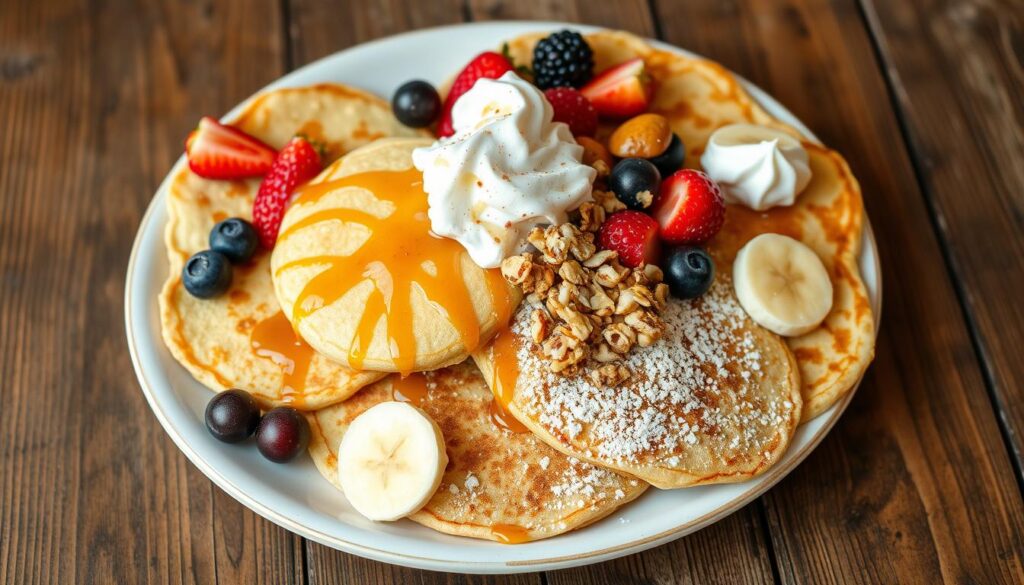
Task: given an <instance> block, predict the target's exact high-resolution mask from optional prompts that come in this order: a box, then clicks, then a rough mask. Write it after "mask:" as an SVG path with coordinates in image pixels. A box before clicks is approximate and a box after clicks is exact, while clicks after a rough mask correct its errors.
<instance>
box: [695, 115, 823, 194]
mask: <svg viewBox="0 0 1024 585" xmlns="http://www.w3.org/2000/svg"><path fill="white" fill-rule="evenodd" d="M700 164H701V166H703V167H704V172H705V173H707V175H708V176H709V177H711V178H712V179H713V180H714V181H715V182H717V183H718V184H719V186H721V187H722V191H723V194H724V196H725V200H726V201H727V202H729V203H740V204H743V205H746V206H747V207H749V208H751V209H756V210H758V211H764V210H765V209H769V208H771V207H776V206H780V205H783V206H786V205H792V204H793V202H794V201H796V196H797V195H799V194H800V192H801V191H803V190H804V188H805V187H807V183H809V182H810V180H811V169H810V166H808V164H807V151H806V150H805V149H804V147H803V145H801V144H800V141H799V140H797V139H796V138H793V137H792V136H790V135H789V134H786V133H785V132H782V131H781V130H776V129H774V128H768V127H767V126H757V125H754V124H732V125H729V126H723V127H721V128H719V129H718V130H716V131H715V133H714V134H712V135H711V137H710V138H708V144H707V147H706V148H705V150H704V154H703V155H702V156H701V157H700Z"/></svg>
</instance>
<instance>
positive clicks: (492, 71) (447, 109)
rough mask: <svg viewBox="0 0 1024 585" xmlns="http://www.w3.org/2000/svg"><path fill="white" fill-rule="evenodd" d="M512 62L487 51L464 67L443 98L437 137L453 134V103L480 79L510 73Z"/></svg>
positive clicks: (498, 54) (494, 77)
mask: <svg viewBox="0 0 1024 585" xmlns="http://www.w3.org/2000/svg"><path fill="white" fill-rule="evenodd" d="M513 69H514V68H513V67H512V62H511V61H509V60H508V58H506V57H505V56H504V55H502V54H500V53H495V52H494V51H487V52H486V53H480V54H479V55H477V56H476V57H474V58H473V60H472V61H470V62H469V64H468V65H466V66H465V67H464V68H463V69H462V71H461V72H460V73H459V75H458V76H457V77H456V78H455V81H453V82H452V88H451V89H450V90H448V96H447V97H446V98H444V108H443V109H442V111H441V121H440V122H439V123H438V125H437V134H438V136H451V135H452V134H455V130H454V129H453V128H452V106H454V105H455V101H456V100H457V99H459V98H460V97H462V94H464V93H466V92H467V91H469V90H470V88H472V87H473V84H475V83H476V81H477V80H478V79H480V78H481V77H486V78H487V79H497V78H499V77H501V76H502V75H504V74H506V73H508V72H509V71H512V70H513Z"/></svg>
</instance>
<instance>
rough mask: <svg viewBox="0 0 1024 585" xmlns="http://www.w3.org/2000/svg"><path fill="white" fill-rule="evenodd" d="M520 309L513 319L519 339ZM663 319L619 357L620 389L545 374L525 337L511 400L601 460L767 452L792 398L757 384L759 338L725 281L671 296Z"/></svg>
mask: <svg viewBox="0 0 1024 585" xmlns="http://www.w3.org/2000/svg"><path fill="white" fill-rule="evenodd" d="M527 313H528V311H521V312H520V313H519V314H518V315H517V317H516V321H515V323H514V325H513V330H514V331H515V332H516V333H517V337H519V339H522V340H528V339H529V336H528V332H527V330H526V328H527V327H528V315H526V314H527ZM662 316H663V318H664V320H665V322H666V324H667V329H666V332H665V336H664V338H663V339H662V340H661V341H660V342H658V343H655V344H654V345H653V346H651V347H648V348H637V349H635V350H634V351H633V352H631V353H630V354H629V355H627V356H626V358H625V360H624V363H625V364H626V365H628V366H629V367H630V368H631V369H632V370H633V371H634V372H636V374H635V375H634V377H633V379H632V380H629V381H628V382H627V383H626V384H625V385H624V386H621V387H598V386H595V385H593V384H592V383H591V382H590V381H589V380H587V379H586V378H585V377H583V376H573V377H565V376H561V375H558V374H553V373H551V372H549V371H548V370H547V369H546V368H544V367H543V364H542V363H541V359H542V358H540V357H539V356H537V355H536V352H535V350H534V348H532V347H531V346H530V344H529V342H528V341H526V342H525V343H522V344H520V347H519V351H518V356H517V357H518V358H519V362H520V370H521V371H520V380H519V386H518V387H519V391H518V394H517V402H519V403H520V404H521V406H522V407H523V408H524V410H525V411H526V412H527V413H528V414H529V415H530V416H531V417H532V418H534V419H535V420H537V421H538V422H539V423H540V424H541V425H542V426H544V427H545V428H546V429H547V430H548V431H549V432H550V433H551V434H552V435H554V436H555V437H556V438H558V439H559V440H560V441H562V442H563V443H564V444H566V445H567V446H570V447H573V448H577V449H581V450H582V451H581V454H582V455H586V456H590V457H595V458H598V459H600V460H602V461H614V462H620V463H626V464H657V465H668V466H669V467H673V468H675V467H678V466H680V465H681V464H683V465H685V464H686V463H687V462H690V460H693V459H695V457H694V456H693V453H694V452H696V451H701V452H707V453H713V454H715V455H717V456H719V457H722V458H734V457H742V456H745V455H757V454H760V453H761V452H766V451H769V450H770V444H771V443H772V442H774V441H777V430H778V428H779V426H780V423H782V422H783V421H785V420H786V419H787V418H788V417H790V416H791V414H792V410H793V407H794V405H793V404H792V403H791V402H789V401H788V400H787V399H786V398H787V397H788V395H783V396H780V395H779V394H780V392H776V391H775V390H774V389H771V388H766V387H765V386H767V384H766V383H765V382H766V379H767V377H766V375H765V372H763V367H762V359H763V356H762V355H761V352H760V350H759V347H758V340H757V339H756V338H755V336H754V335H753V334H752V333H751V332H750V329H749V328H750V326H751V325H750V321H749V320H748V319H747V316H746V314H745V313H744V311H743V309H742V308H741V307H740V306H739V304H738V303H737V302H736V300H735V299H734V297H733V296H732V292H731V286H730V285H729V284H727V283H723V282H722V279H719V282H718V283H716V284H715V285H714V286H713V287H712V290H711V291H709V292H708V293H707V294H706V295H704V296H703V297H702V298H701V299H698V300H696V301H688V302H684V301H675V300H673V301H670V302H669V304H668V307H667V308H666V310H665V312H664V313H663V315H662ZM697 459H699V458H697ZM716 463H717V462H716Z"/></svg>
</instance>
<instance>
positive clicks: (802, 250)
mask: <svg viewBox="0 0 1024 585" xmlns="http://www.w3.org/2000/svg"><path fill="white" fill-rule="evenodd" d="M732 279H733V285H734V286H735V287H736V297H737V298H738V299H739V301H740V304H741V305H742V306H743V309H744V310H745V311H746V312H747V314H748V315H750V318H751V319H753V320H754V322H756V323H757V324H758V325H760V326H762V327H764V328H765V329H768V330H769V331H772V332H774V333H777V334H779V335H783V336H786V337H793V336H797V335H803V334H804V333H807V332H808V331H811V330H812V329H814V328H815V327H817V326H818V325H820V324H821V322H822V321H823V320H824V319H825V316H826V315H828V312H829V311H830V310H832V281H831V280H830V279H829V277H828V271H827V270H826V269H825V265H824V264H822V262H821V259H820V258H818V255H817V254H815V253H814V250H811V249H810V248H808V247H807V245H805V244H804V243H803V242H800V241H797V240H794V239H793V238H790V237H787V236H783V235H780V234H761V235H760V236H757V237H756V238H754V239H752V240H750V241H749V242H747V244H746V245H745V246H743V248H741V249H740V251H739V253H738V254H737V255H736V262H735V263H734V264H733V268H732Z"/></svg>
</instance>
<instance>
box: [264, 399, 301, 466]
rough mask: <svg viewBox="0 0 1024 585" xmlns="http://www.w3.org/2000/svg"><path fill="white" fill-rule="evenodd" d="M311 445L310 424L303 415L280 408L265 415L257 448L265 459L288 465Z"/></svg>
mask: <svg viewBox="0 0 1024 585" xmlns="http://www.w3.org/2000/svg"><path fill="white" fill-rule="evenodd" d="M308 444H309V423H308V422H307V421H306V417H304V416H302V413H300V412H299V411H297V410H295V409H294V408H291V407H288V406H278V407H277V408H275V409H273V410H271V411H270V412H268V413H267V414H265V415H263V420H261V421H260V427H259V429H257V430H256V446H257V447H259V449H260V453H262V454H263V456H264V457H266V458H267V459H270V460H271V461H273V462H275V463H287V462H288V461H291V460H292V459H294V458H295V457H296V456H297V455H298V454H299V453H302V452H303V451H305V450H306V445H308Z"/></svg>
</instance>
